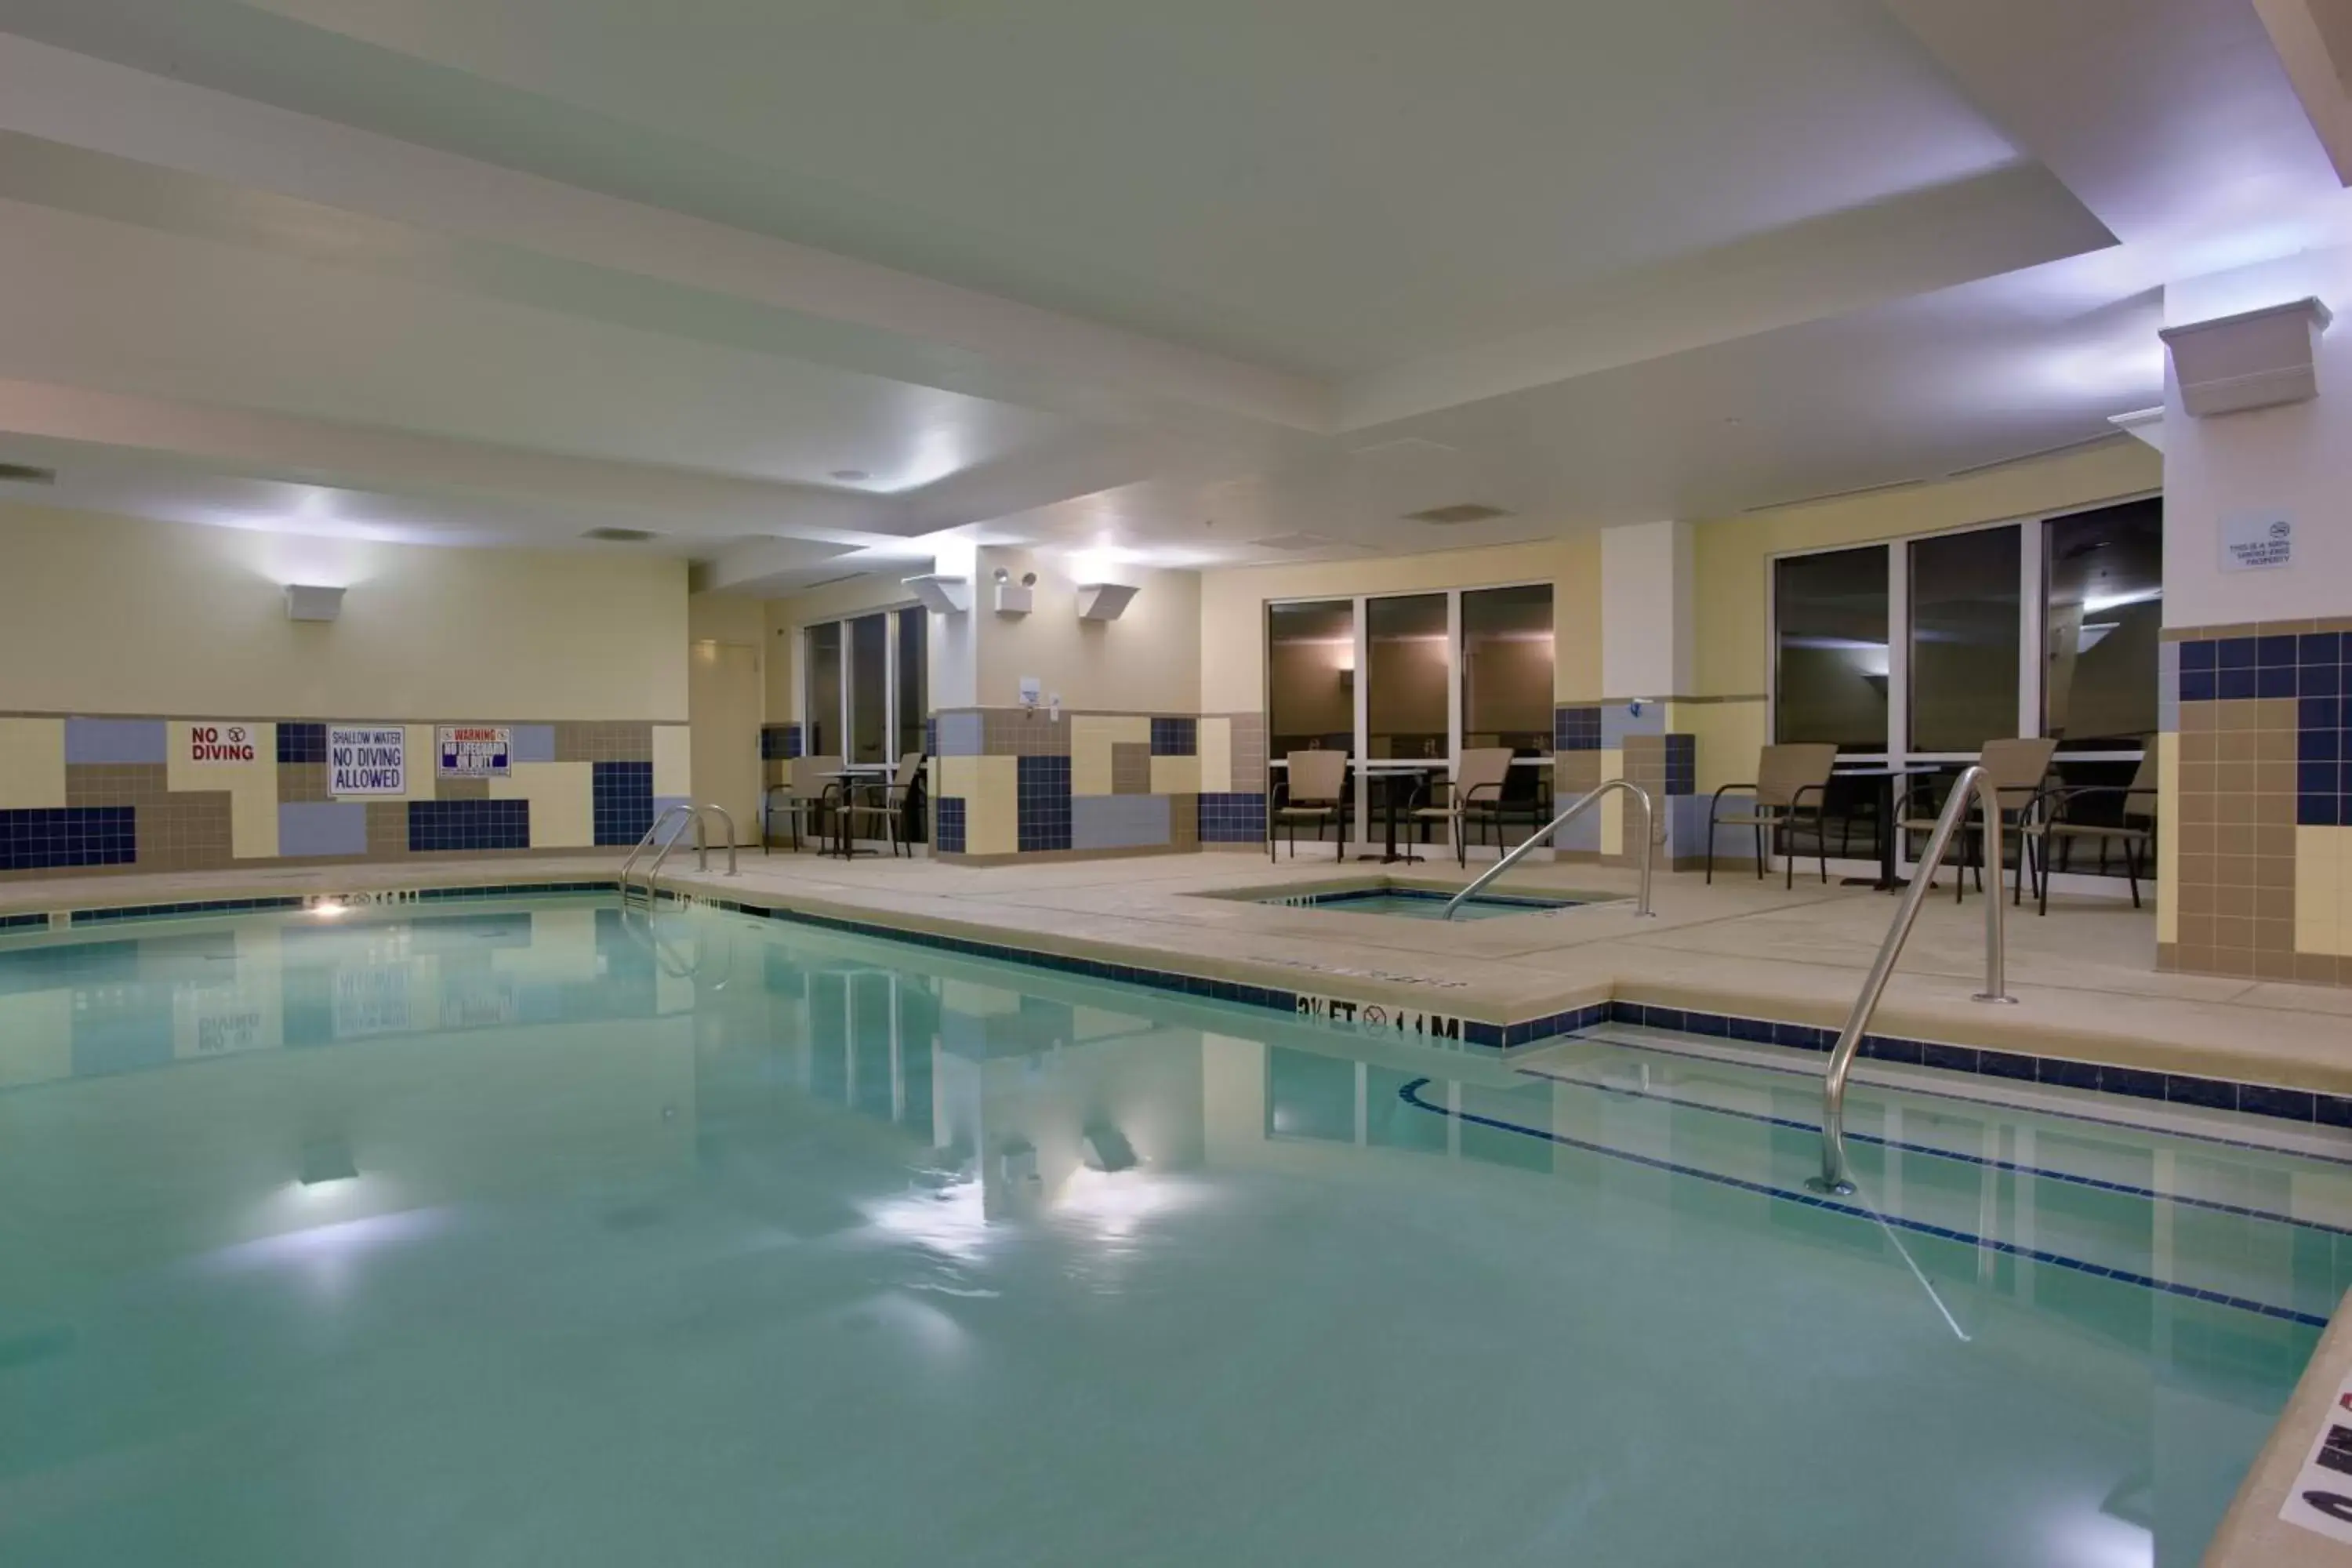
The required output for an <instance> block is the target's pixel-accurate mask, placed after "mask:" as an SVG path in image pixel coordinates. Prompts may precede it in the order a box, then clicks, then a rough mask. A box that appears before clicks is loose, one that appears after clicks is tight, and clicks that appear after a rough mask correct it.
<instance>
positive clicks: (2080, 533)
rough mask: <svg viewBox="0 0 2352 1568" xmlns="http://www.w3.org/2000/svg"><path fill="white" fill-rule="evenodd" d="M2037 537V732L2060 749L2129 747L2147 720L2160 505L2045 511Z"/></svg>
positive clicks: (2159, 568)
mask: <svg viewBox="0 0 2352 1568" xmlns="http://www.w3.org/2000/svg"><path fill="white" fill-rule="evenodd" d="M2042 544H2043V549H2044V551H2045V552H2046V562H2047V564H2046V567H2045V580H2046V583H2047V588H2046V599H2045V607H2044V609H2043V611H2042V627H2043V635H2042V733H2043V734H2045V735H2055V736H2057V737H2058V749H2059V750H2060V751H2062V752H2104V751H2127V750H2137V748H2138V747H2140V746H2141V745H2143V744H2144V743H2145V742H2147V737H2148V736H2150V735H2152V734H2154V733H2155V732H2156V727H2157V720H2156V697H2157V690H2156V679H2155V670H2156V666H2157V640H2158V632H2159V631H2160V630H2161V629H2162V626H2163V624H2164V504H2163V503H2162V502H2161V501H2156V500H2142V501H2130V502H2127V503H2126V504H2125V505H2123V506H2111V507H2102V508H2101V509H2100V510H2097V511H2084V512H2076V513H2075V514H2074V516H2072V517H2056V518H2052V519H2051V520H2050V521H2049V522H2048V524H2046V525H2045V527H2044V530H2043V539H2042Z"/></svg>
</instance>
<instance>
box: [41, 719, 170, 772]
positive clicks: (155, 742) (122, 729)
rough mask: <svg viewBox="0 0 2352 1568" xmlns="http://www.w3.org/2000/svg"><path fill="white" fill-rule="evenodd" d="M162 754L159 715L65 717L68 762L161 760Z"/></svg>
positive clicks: (163, 757)
mask: <svg viewBox="0 0 2352 1568" xmlns="http://www.w3.org/2000/svg"><path fill="white" fill-rule="evenodd" d="M166 760H167V759H166V758H165V756H164V739H163V721H162V720H161V719H68V720H67V721H66V761H67V762H68V763H160V762H163V761H166Z"/></svg>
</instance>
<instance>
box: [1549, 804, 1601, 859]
mask: <svg viewBox="0 0 2352 1568" xmlns="http://www.w3.org/2000/svg"><path fill="white" fill-rule="evenodd" d="M1552 847H1553V848H1555V849H1563V850H1575V851H1579V852H1581V853H1584V854H1588V855H1590V854H1598V853H1599V852H1600V849H1601V808H1600V807H1599V806H1597V805H1596V806H1594V807H1593V808H1592V809H1591V810H1590V811H1587V812H1586V813H1585V814H1584V815H1583V816H1580V817H1577V818H1576V819H1575V820H1574V821H1572V822H1570V824H1569V825H1568V826H1566V827H1563V828H1561V829H1560V830H1559V833H1558V834H1556V835H1555V836H1554V837H1553V838H1552Z"/></svg>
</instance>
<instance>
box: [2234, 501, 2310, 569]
mask: <svg viewBox="0 0 2352 1568" xmlns="http://www.w3.org/2000/svg"><path fill="white" fill-rule="evenodd" d="M2292 565H2294V521H2292V520H2291V519H2288V518H2284V517H2281V516H2279V514H2278V513H2276V512H2252V513H2248V514H2245V515H2242V516H2238V517H2225V518H2223V519H2222V520H2221V570H2222V571H2224V572H2267V571H2269V570H2270V569H2271V568H2273V567H2274V566H2292Z"/></svg>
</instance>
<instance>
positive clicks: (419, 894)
mask: <svg viewBox="0 0 2352 1568" xmlns="http://www.w3.org/2000/svg"><path fill="white" fill-rule="evenodd" d="M612 890H613V884H612V882H611V881H610V880H603V881H567V882H498V883H487V884H482V885H467V886H462V887H449V888H390V889H387V888H372V889H364V890H353V891H350V892H341V893H336V892H319V893H293V894H282V895H278V896H275V897H270V898H257V899H197V900H187V901H185V902H182V903H175V904H117V905H114V906H112V907H110V908H107V909H100V910H70V911H68V914H67V921H68V924H70V925H73V926H95V925H116V924H120V923H121V921H149V920H186V919H190V918H193V917H197V916H205V915H249V914H266V913H268V912H270V911H272V910H306V909H309V908H310V906H311V905H312V904H313V903H314V902H317V901H318V900H328V899H354V900H360V907H361V908H367V907H369V901H370V900H371V898H372V896H373V895H380V894H383V893H387V892H391V893H397V894H398V895H399V900H398V901H399V902H401V903H419V904H431V903H443V902H446V901H449V900H458V899H520V898H533V897H540V898H543V897H549V896H552V895H555V894H559V893H610V892H612ZM48 922H49V917H48V916H47V915H46V914H29V915H0V931H5V930H7V929H9V928H10V927H12V926H19V925H24V926H30V925H44V926H46V925H47V924H48Z"/></svg>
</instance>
